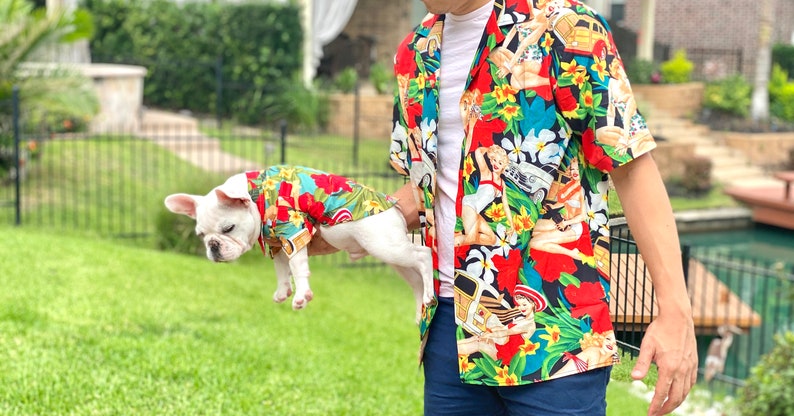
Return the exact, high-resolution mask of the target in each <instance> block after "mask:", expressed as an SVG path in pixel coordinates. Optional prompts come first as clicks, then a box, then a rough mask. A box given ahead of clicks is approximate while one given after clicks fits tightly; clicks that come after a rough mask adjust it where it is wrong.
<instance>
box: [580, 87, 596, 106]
mask: <svg viewBox="0 0 794 416" xmlns="http://www.w3.org/2000/svg"><path fill="white" fill-rule="evenodd" d="M581 94H582V96H581V99H582V102H583V104H584V105H585V107H587V108H593V91H592V90H587V91H582V92H581Z"/></svg>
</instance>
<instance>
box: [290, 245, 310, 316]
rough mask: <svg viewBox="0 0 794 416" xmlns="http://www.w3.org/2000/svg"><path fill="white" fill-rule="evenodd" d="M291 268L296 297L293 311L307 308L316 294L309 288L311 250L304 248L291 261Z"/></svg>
mask: <svg viewBox="0 0 794 416" xmlns="http://www.w3.org/2000/svg"><path fill="white" fill-rule="evenodd" d="M289 268H290V270H291V271H292V278H293V279H294V280H295V296H294V297H293V298H292V309H295V310H298V309H303V308H305V307H306V304H308V303H309V301H310V300H312V297H314V294H313V293H312V290H311V288H310V287H309V275H310V274H311V272H310V271H309V250H308V249H307V248H306V247H304V248H302V249H300V250H299V251H297V252H296V253H295V254H293V255H292V257H291V258H290V259H289Z"/></svg>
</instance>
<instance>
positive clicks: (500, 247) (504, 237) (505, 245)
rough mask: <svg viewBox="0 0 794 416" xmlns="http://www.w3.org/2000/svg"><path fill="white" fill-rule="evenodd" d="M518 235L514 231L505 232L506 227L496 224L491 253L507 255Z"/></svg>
mask: <svg viewBox="0 0 794 416" xmlns="http://www.w3.org/2000/svg"><path fill="white" fill-rule="evenodd" d="M517 239H518V236H517V235H516V233H510V234H508V233H507V227H505V225H504V224H497V225H496V248H495V249H494V250H493V254H495V255H499V256H502V257H507V256H508V254H510V250H511V249H512V248H513V247H514V246H515V245H516V240H517Z"/></svg>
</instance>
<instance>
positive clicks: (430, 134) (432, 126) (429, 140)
mask: <svg viewBox="0 0 794 416" xmlns="http://www.w3.org/2000/svg"><path fill="white" fill-rule="evenodd" d="M419 130H421V131H422V147H423V148H424V149H425V151H426V152H427V153H435V152H436V146H437V144H438V140H436V121H435V120H431V119H427V118H425V119H422V124H421V125H420V126H419Z"/></svg>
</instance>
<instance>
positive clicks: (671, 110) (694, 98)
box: [631, 82, 705, 118]
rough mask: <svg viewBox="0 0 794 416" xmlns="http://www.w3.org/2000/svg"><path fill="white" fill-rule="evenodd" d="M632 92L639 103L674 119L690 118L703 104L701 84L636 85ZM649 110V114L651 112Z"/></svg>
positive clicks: (703, 85) (633, 86) (702, 87)
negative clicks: (645, 104)
mask: <svg viewBox="0 0 794 416" xmlns="http://www.w3.org/2000/svg"><path fill="white" fill-rule="evenodd" d="M631 88H632V90H633V91H634V95H635V97H636V98H637V101H638V102H640V108H641V109H642V107H643V105H642V104H643V103H647V104H648V105H649V106H650V107H651V108H652V109H658V110H660V111H664V112H665V114H669V115H670V116H674V117H684V118H686V117H690V116H692V115H695V114H697V113H698V112H699V111H700V107H701V105H702V104H703V90H704V89H705V84H703V83H702V82H686V83H683V84H638V85H632V87H631ZM652 109H651V110H650V111H651V112H652V111H653V110H652Z"/></svg>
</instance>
